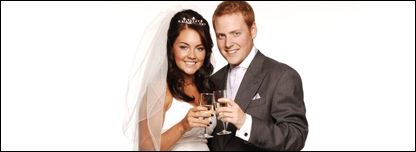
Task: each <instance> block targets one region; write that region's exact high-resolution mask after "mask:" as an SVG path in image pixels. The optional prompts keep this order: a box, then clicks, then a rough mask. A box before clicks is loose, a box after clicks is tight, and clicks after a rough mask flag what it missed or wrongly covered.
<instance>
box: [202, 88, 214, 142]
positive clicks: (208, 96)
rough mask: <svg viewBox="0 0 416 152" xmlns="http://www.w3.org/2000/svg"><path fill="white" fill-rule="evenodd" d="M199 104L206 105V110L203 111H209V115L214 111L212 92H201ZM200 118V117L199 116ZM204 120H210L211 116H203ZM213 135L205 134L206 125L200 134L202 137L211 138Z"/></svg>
mask: <svg viewBox="0 0 416 152" xmlns="http://www.w3.org/2000/svg"><path fill="white" fill-rule="evenodd" d="M199 105H200V106H203V107H206V108H207V109H208V110H207V111H203V112H204V113H209V114H210V115H211V114H212V113H213V112H214V94H212V93H201V97H200V100H199ZM201 118H202V117H201ZM202 119H204V120H208V121H211V117H204V118H202ZM212 137H213V136H211V135H209V134H207V127H205V133H204V134H203V135H202V138H212Z"/></svg>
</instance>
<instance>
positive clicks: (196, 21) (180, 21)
mask: <svg viewBox="0 0 416 152" xmlns="http://www.w3.org/2000/svg"><path fill="white" fill-rule="evenodd" d="M178 23H185V24H199V25H205V23H204V20H196V19H195V17H192V19H189V18H188V19H187V18H185V17H184V18H183V19H182V20H178Z"/></svg>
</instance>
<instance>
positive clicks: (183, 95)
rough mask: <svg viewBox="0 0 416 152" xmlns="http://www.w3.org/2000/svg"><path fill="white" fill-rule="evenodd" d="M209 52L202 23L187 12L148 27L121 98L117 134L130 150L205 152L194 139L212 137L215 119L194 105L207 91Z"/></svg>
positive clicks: (210, 44) (202, 141)
mask: <svg viewBox="0 0 416 152" xmlns="http://www.w3.org/2000/svg"><path fill="white" fill-rule="evenodd" d="M212 47H213V42H212V39H211V36H210V32H209V25H208V22H207V21H206V20H205V19H204V18H203V17H202V16H201V15H200V14H199V13H197V12H195V11H194V10H192V9H188V10H178V9H170V10H168V11H166V12H162V13H161V14H159V15H158V16H157V17H156V18H155V20H154V21H152V23H151V24H150V25H149V26H148V28H147V29H146V32H145V34H144V35H143V37H142V40H141V42H140V44H139V48H138V50H137V52H136V55H135V60H134V62H133V65H132V69H131V73H130V76H129V83H128V90H127V97H126V106H127V114H126V117H125V121H124V124H123V131H124V134H125V135H126V136H127V137H129V138H130V139H131V140H133V141H134V144H133V150H163V151H166V150H174V151H182V150H192V151H209V148H208V145H207V139H205V138H202V137H200V136H201V134H202V131H203V129H204V128H205V127H207V133H208V134H211V133H212V131H213V129H214V128H215V125H216V119H215V118H214V117H215V115H214V114H208V113H204V112H200V111H206V110H207V109H206V108H204V107H202V106H199V105H200V103H199V102H200V100H199V99H200V93H205V92H212V91H213V85H212V82H211V81H210V80H209V77H210V76H211V74H212V72H213V70H214V66H213V65H212V63H211V55H212ZM200 117H207V118H210V120H211V121H209V120H203V119H199V118H200Z"/></svg>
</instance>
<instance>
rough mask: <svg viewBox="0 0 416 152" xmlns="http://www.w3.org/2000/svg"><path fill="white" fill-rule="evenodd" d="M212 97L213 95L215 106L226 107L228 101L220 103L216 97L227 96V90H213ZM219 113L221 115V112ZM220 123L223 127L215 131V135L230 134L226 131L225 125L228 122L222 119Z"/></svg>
mask: <svg viewBox="0 0 416 152" xmlns="http://www.w3.org/2000/svg"><path fill="white" fill-rule="evenodd" d="M214 97H215V108H220V107H228V103H222V102H218V99H220V98H227V91H226V90H215V91H214ZM219 115H222V113H219ZM221 121H222V125H223V126H224V129H223V130H222V131H220V132H218V133H217V135H228V134H231V131H227V125H228V122H224V121H223V120H222V119H221Z"/></svg>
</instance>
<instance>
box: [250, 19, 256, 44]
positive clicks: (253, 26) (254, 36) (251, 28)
mask: <svg viewBox="0 0 416 152" xmlns="http://www.w3.org/2000/svg"><path fill="white" fill-rule="evenodd" d="M249 30H250V34H251V39H253V40H254V38H256V36H257V26H256V22H253V24H251V27H250V29H249Z"/></svg>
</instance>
